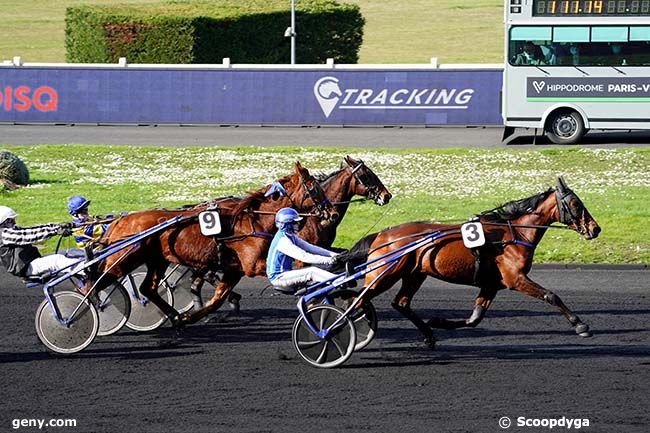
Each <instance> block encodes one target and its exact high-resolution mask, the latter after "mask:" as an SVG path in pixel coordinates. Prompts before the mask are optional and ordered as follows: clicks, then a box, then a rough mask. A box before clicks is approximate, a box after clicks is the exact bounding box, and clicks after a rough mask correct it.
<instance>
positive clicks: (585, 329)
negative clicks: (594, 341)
mask: <svg viewBox="0 0 650 433" xmlns="http://www.w3.org/2000/svg"><path fill="white" fill-rule="evenodd" d="M576 334H578V335H580V336H582V337H584V335H582V334H589V335H588V337H591V333H590V332H589V325H587V324H585V323H581V324H579V325H577V326H576Z"/></svg>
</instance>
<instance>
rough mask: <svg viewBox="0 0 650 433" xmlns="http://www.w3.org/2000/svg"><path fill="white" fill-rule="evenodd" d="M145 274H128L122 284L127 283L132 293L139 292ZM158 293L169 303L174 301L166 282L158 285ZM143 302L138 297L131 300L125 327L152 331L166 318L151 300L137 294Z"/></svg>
mask: <svg viewBox="0 0 650 433" xmlns="http://www.w3.org/2000/svg"><path fill="white" fill-rule="evenodd" d="M146 275H147V274H146V273H145V272H135V273H133V274H129V275H127V276H126V278H125V279H124V280H123V281H122V282H123V283H124V284H129V285H130V286H129V288H131V292H132V293H138V294H139V293H140V292H139V290H138V289H139V288H140V284H141V283H142V281H143V280H144V277H145V276H146ZM158 294H159V295H160V297H161V298H162V299H163V300H164V301H165V302H167V303H168V304H169V305H172V304H173V303H174V296H173V295H172V291H171V290H170V289H169V286H168V285H167V284H162V285H160V286H158ZM139 296H140V297H141V298H142V299H143V300H145V302H141V301H140V300H138V299H132V300H131V314H129V318H128V320H127V322H126V327H127V328H129V329H133V330H134V331H140V332H145V331H152V330H154V329H157V328H159V327H160V326H162V324H163V323H165V320H167V316H165V314H164V313H163V312H162V311H160V309H159V308H158V307H156V306H155V305H154V304H153V302H149V301H148V300H146V298H144V297H143V296H142V295H139Z"/></svg>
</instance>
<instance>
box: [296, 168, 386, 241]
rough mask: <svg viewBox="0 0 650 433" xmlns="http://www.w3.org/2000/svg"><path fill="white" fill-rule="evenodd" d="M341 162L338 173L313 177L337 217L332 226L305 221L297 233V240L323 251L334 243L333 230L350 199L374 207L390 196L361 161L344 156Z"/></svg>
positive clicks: (384, 201)
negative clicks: (316, 246)
mask: <svg viewBox="0 0 650 433" xmlns="http://www.w3.org/2000/svg"><path fill="white" fill-rule="evenodd" d="M343 161H344V164H342V166H341V168H340V169H339V170H337V171H335V172H333V173H331V174H329V175H324V176H318V177H317V180H318V182H319V183H320V185H321V187H322V188H323V191H325V196H326V197H327V199H328V200H329V201H330V203H332V205H334V207H335V209H336V213H337V214H338V215H339V217H338V218H337V220H336V221H334V222H333V223H332V224H328V225H325V226H323V225H322V224H319V223H318V222H317V221H315V220H314V219H308V220H306V221H305V224H303V226H302V227H301V228H300V231H299V232H298V236H300V238H302V239H304V240H306V241H307V242H309V243H312V244H315V245H318V246H320V247H323V248H329V247H330V246H332V244H333V243H334V240H335V239H336V229H337V228H338V226H339V224H340V223H341V221H343V217H344V216H345V214H346V212H347V211H348V208H349V206H350V203H351V201H352V198H353V197H354V196H356V195H358V196H361V197H364V198H365V199H370V200H373V201H374V202H375V204H376V205H378V206H384V205H386V204H388V202H390V199H391V198H392V197H393V195H392V194H391V193H390V192H389V191H388V189H387V188H386V187H385V186H384V184H383V183H382V181H381V180H380V179H379V177H378V176H377V175H376V174H375V172H374V171H372V170H371V169H370V168H369V167H368V166H367V165H366V164H365V163H364V162H363V161H362V160H360V159H358V160H356V159H353V158H351V157H350V156H346V157H345V158H344V159H343Z"/></svg>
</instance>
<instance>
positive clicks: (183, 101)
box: [0, 66, 502, 126]
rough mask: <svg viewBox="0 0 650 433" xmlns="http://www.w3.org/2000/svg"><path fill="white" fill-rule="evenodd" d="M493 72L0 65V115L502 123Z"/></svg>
mask: <svg viewBox="0 0 650 433" xmlns="http://www.w3.org/2000/svg"><path fill="white" fill-rule="evenodd" d="M501 82H502V72H501V71H500V70H498V69H483V70H482V69H472V70H461V69H445V70H443V69H435V68H432V69H422V70H419V69H414V70H407V69H404V70H394V69H390V70H382V69H368V70H364V69H360V68H355V69H352V70H341V69H322V70H299V69H298V70H296V69H270V68H268V69H180V68H179V69H174V68H173V67H169V68H165V69H162V68H151V69H146V68H137V69H136V68H133V69H131V68H106V67H104V68H84V67H74V68H72V67H25V66H22V67H0V122H20V123H23V122H25V123H29V122H45V123H135V124H165V123H171V124H219V125H231V124H232V125H235V124H242V125H243V124H263V125H362V126H382V125H422V126H437V125H477V126H479V125H502V118H501V114H500V110H499V98H500V90H501Z"/></svg>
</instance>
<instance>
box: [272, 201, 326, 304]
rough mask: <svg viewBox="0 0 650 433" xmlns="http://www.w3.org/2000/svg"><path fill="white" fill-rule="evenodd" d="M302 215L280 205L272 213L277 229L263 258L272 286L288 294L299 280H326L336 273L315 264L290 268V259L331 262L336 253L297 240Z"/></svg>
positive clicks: (315, 281) (294, 289)
mask: <svg viewBox="0 0 650 433" xmlns="http://www.w3.org/2000/svg"><path fill="white" fill-rule="evenodd" d="M301 220H302V217H300V215H298V212H297V211H296V210H295V209H292V208H288V207H285V208H282V209H280V210H279V211H278V212H277V213H276V214H275V225H276V227H277V228H278V232H277V233H276V234H275V236H274V237H273V240H272V241H271V246H270V247H269V253H268V255H267V257H266V274H267V276H268V277H269V280H270V281H271V284H273V287H274V288H275V289H276V290H278V291H279V292H282V293H288V294H292V293H294V292H295V291H296V290H297V288H298V287H300V286H301V285H302V284H303V283H307V282H314V283H317V282H320V281H325V280H329V279H330V278H333V277H335V276H336V275H335V274H333V273H331V272H328V271H326V270H324V269H321V268H318V267H316V266H309V267H305V268H302V269H293V261H294V260H300V261H301V262H303V263H310V264H315V265H328V266H329V265H332V264H333V263H334V261H335V257H336V256H337V254H336V253H335V252H333V251H329V250H326V249H325V248H321V247H318V246H316V245H312V244H310V243H309V242H306V241H304V240H302V239H300V238H299V237H298V236H297V235H296V232H297V231H298V229H299V222H300V221H301Z"/></svg>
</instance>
